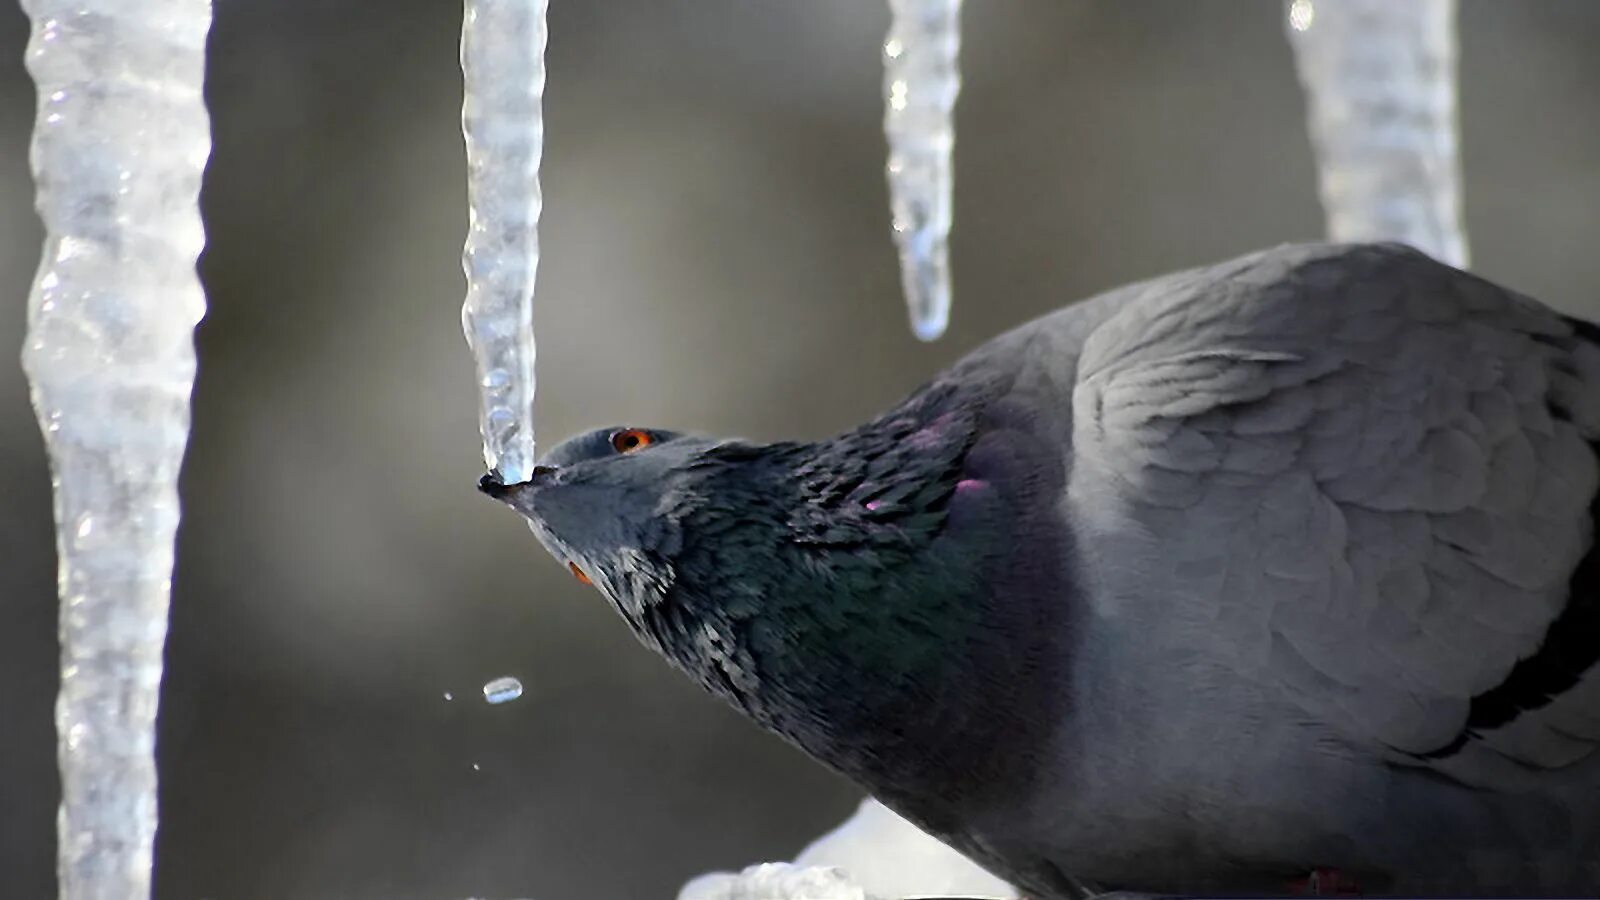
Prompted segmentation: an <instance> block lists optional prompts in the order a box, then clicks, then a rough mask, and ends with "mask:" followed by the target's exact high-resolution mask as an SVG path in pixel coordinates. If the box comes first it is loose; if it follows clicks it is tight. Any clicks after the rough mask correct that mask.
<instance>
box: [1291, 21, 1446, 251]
mask: <svg viewBox="0 0 1600 900" xmlns="http://www.w3.org/2000/svg"><path fill="white" fill-rule="evenodd" d="M1455 20H1456V4H1455V0H1403V2H1397V0H1293V2H1291V3H1289V4H1288V30H1289V39H1290V43H1291V44H1292V45H1293V46H1294V56H1295V65H1296V67H1297V68H1298V70H1299V72H1300V81H1301V83H1302V84H1303V85H1304V86H1305V91H1306V99H1307V104H1308V106H1309V108H1310V109H1309V112H1310V124H1311V143H1312V147H1313V149H1314V150H1315V151H1316V156H1317V170H1318V181H1319V187H1320V189H1321V193H1322V205H1323V209H1324V210H1325V211H1326V213H1327V218H1328V236H1329V237H1330V238H1332V239H1333V240H1336V241H1358V240H1375V239H1398V240H1402V241H1405V242H1406V243H1408V244H1411V245H1412V246H1415V247H1417V248H1418V249H1420V250H1424V251H1426V252H1427V253H1429V254H1432V255H1433V256H1435V257H1437V258H1438V259H1441V260H1443V261H1445V262H1448V263H1451V264H1452V265H1457V266H1465V265H1466V264H1467V238H1466V233H1465V231H1464V229H1463V226H1462V222H1461V171H1460V168H1461V167H1460V161H1459V152H1458V137H1457V133H1456V25H1455Z"/></svg>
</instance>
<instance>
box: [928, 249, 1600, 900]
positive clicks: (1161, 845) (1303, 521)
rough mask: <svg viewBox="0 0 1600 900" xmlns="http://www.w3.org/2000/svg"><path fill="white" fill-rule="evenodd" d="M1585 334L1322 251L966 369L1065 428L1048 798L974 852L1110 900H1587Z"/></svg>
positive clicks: (1590, 501) (1156, 285)
mask: <svg viewBox="0 0 1600 900" xmlns="http://www.w3.org/2000/svg"><path fill="white" fill-rule="evenodd" d="M1596 340H1600V332H1597V331H1596V329H1595V328H1594V327H1593V326H1590V325H1588V324H1586V323H1582V322H1577V321H1574V320H1571V319H1568V318H1565V317H1563V316H1561V315H1559V314H1557V313H1556V312H1554V311H1552V310H1550V309H1549V308H1547V307H1545V306H1543V305H1541V304H1539V303H1537V302H1535V301H1533V300H1530V299H1528V298H1526V297H1523V296H1521V295H1518V294H1516V293H1514V292H1512V291H1509V290H1506V289H1504V288H1501V287H1498V286H1496V285H1494V284H1492V283H1489V282H1487V281H1484V280H1482V279H1479V278H1477V277H1475V276H1472V275H1469V274H1466V273H1463V272H1460V271H1458V270H1455V269H1453V268H1450V267H1448V266H1445V265H1442V264H1440V263H1437V262H1435V261H1433V260H1431V259H1429V258H1427V257H1426V256H1424V255H1422V254H1420V253H1417V252H1416V251H1413V250H1410V249H1408V248H1405V247H1402V246H1399V245H1356V246H1322V245H1318V246H1297V247H1285V248H1279V249H1276V250H1271V251H1267V252H1264V253H1260V254H1256V255H1253V256H1249V257H1245V258H1242V259H1239V260H1235V261H1232V262H1228V263H1224V264H1222V265H1218V266H1214V267H1210V268H1207V269H1200V270H1194V271H1191V272H1185V273H1180V274H1177V275H1173V276H1168V277H1166V278H1163V279H1158V280H1155V281H1151V282H1147V283H1144V284H1141V285H1136V286H1133V287H1130V288H1125V289H1122V290H1120V291H1117V292H1114V293H1112V294H1108V295H1104V296H1102V297H1099V298H1095V299H1094V300H1090V301H1087V302H1086V303H1085V304H1082V305H1080V306H1078V307H1075V308H1070V309H1068V310H1065V311H1063V312H1061V313H1058V314H1056V315H1054V316H1051V317H1047V318H1045V319H1041V320H1039V321H1037V322H1035V323H1032V324H1031V325H1028V326H1025V327H1024V328H1022V329H1019V330H1017V331H1015V332H1013V333H1011V334H1009V335H1006V336H1004V337H1002V338H1000V339H998V340H997V341H995V342H994V343H992V344H991V345H989V346H987V347H985V348H983V349H981V350H980V351H978V352H977V353H976V354H974V356H973V357H971V358H969V359H968V360H967V361H966V362H964V363H963V364H961V365H960V366H958V367H957V369H956V370H954V371H955V374H956V375H957V376H960V374H961V373H963V372H973V371H976V370H982V369H985V368H997V367H1000V368H1006V369H1008V370H1009V371H1010V372H1012V373H1013V374H1014V376H1015V387H1014V388H1013V391H1012V393H1013V396H1014V397H1015V398H1017V400H1018V401H1019V402H1026V403H1032V404H1035V405H1037V406H1038V407H1039V413H1040V415H1041V416H1042V417H1046V418H1050V420H1051V421H1058V422H1059V423H1060V424H1059V426H1057V427H1058V430H1059V436H1060V438H1061V440H1062V446H1063V448H1065V452H1064V459H1063V463H1064V466H1065V468H1066V471H1067V474H1066V484H1067V488H1066V491H1065V495H1064V496H1061V497H1054V498H1042V500H1041V502H1050V503H1053V504H1055V505H1056V506H1057V507H1058V511H1059V514H1060V516H1061V517H1062V519H1063V521H1064V522H1065V523H1066V525H1067V527H1068V529H1069V531H1070V533H1071V534H1072V536H1073V540H1072V542H1071V543H1072V547H1073V549H1072V551H1071V554H1072V560H1071V567H1070V568H1071V570H1072V571H1073V572H1074V573H1075V583H1074V585H1072V587H1071V590H1072V591H1073V593H1074V596H1075V598H1076V602H1077V603H1078V604H1079V605H1080V606H1081V612H1080V614H1079V621H1078V622H1077V624H1076V626H1075V628H1076V634H1075V637H1074V649H1073V651H1072V653H1073V661H1072V665H1071V666H1070V672H1069V673H1068V674H1067V676H1066V677H1065V678H1064V680H1063V684H1062V685H1061V690H1060V694H1061V697H1060V706H1059V709H1057V710H1055V711H1041V715H1046V714H1059V716H1060V719H1061V722H1060V725H1059V727H1058V729H1057V732H1058V737H1057V741H1056V746H1054V747H1052V748H1051V750H1050V751H1049V753H1047V754H1045V756H1046V758H1047V759H1049V760H1051V761H1052V762H1051V763H1050V764H1051V765H1052V766H1054V771H1053V772H1050V773H1048V774H1047V776H1046V778H1045V779H1044V780H1045V781H1046V783H1047V784H1048V787H1047V788H1046V789H1044V790H1042V791H1041V792H1040V799H1039V800H1038V802H1037V803H1036V804H1035V806H1034V807H1033V808H1031V809H1029V810H1026V811H1022V812H1018V813H1016V815H1015V816H1014V817H1013V819H1012V821H1011V822H1009V823H1008V824H1004V825H991V824H985V825H983V826H980V827H979V828H978V829H977V830H978V831H979V832H980V834H979V835H978V836H977V838H976V839H975V840H974V841H973V843H975V844H978V845H981V846H983V847H985V848H988V850H987V852H988V853H989V854H990V855H991V859H992V858H996V857H998V858H1013V859H1026V860H1029V865H1030V866H1031V867H1032V870H1035V871H1045V870H1046V869H1049V870H1052V871H1059V872H1061V873H1063V875H1064V876H1070V877H1071V878H1072V879H1076V880H1081V881H1084V882H1088V883H1091V884H1099V885H1103V886H1109V887H1115V888H1118V889H1135V890H1137V889H1148V890H1189V891H1194V890H1203V889H1207V888H1208V887H1209V888H1221V889H1229V890H1240V889H1244V888H1247V887H1250V886H1255V887H1258V888H1260V889H1263V890H1273V889H1274V888H1275V886H1279V887H1281V885H1282V884H1285V883H1287V881H1288V880H1290V879H1291V878H1292V877H1293V875H1294V874H1295V873H1297V872H1298V873H1300V874H1304V872H1305V871H1309V870H1310V869H1313V868H1319V867H1331V868H1337V869H1340V870H1341V871H1345V872H1350V873H1357V874H1359V875H1361V876H1362V877H1363V878H1364V879H1365V883H1364V886H1365V887H1367V888H1368V889H1369V890H1398V891H1412V892H1440V891H1451V892H1480V893H1481V892H1484V891H1498V892H1506V891H1511V892H1519V891H1520V892H1526V891H1528V890H1533V891H1553V892H1558V893H1559V892H1571V891H1583V890H1589V891H1592V890H1595V889H1600V870H1597V868H1596V867H1597V865H1600V863H1597V862H1596V859H1597V856H1600V788H1597V785H1600V752H1597V751H1600V672H1597V667H1596V665H1595V663H1596V661H1597V659H1600V595H1597V592H1600V554H1595V553H1594V552H1593V550H1592V548H1593V535H1594V525H1593V519H1594V511H1595V496H1596V488H1597V484H1600V461H1597V450H1596V446H1595V443H1594V442H1595V441H1596V440H1600V346H1597V344H1596V343H1595V341H1596ZM1275 879H1278V880H1276V881H1275ZM1039 884H1040V885H1041V887H1036V888H1035V890H1036V891H1038V892H1039V893H1042V894H1045V895H1049V892H1050V891H1052V890H1057V891H1058V890H1060V888H1059V887H1058V886H1055V885H1052V884H1047V883H1046V881H1045V880H1044V879H1040V881H1039Z"/></svg>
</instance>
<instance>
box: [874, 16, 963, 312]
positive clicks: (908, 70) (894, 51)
mask: <svg viewBox="0 0 1600 900" xmlns="http://www.w3.org/2000/svg"><path fill="white" fill-rule="evenodd" d="M889 10H890V14H891V20H892V21H891V23H890V25H889V35H888V37H887V38H886V39H885V40H884V42H883V95H884V116H883V130H884V134H885V136H886V137H887V138H888V141H889V163H888V176H889V206H890V213H891V224H892V226H893V229H894V239H895V243H896V245H897V246H898V247H899V249H900V279H901V282H902V283H903V286H904V289H905V295H906V306H907V310H908V311H909V313H910V316H911V330H912V331H913V332H914V333H915V334H916V336H917V337H918V338H921V339H922V340H924V341H931V340H934V339H936V338H938V337H939V336H940V335H942V334H944V330H945V327H946V326H947V325H948V324H949V321H950V261H949V252H948V242H949V237H950V216H951V191H952V183H953V176H952V173H951V163H950V157H951V150H952V148H953V147H954V145H955V125H954V112H955V103H956V95H957V94H958V93H959V92H960V90H961V72H960V70H959V69H958V68H957V54H958V52H959V50H960V46H961V30H960V18H961V0H889Z"/></svg>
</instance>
